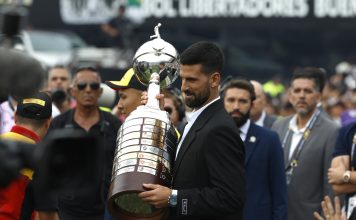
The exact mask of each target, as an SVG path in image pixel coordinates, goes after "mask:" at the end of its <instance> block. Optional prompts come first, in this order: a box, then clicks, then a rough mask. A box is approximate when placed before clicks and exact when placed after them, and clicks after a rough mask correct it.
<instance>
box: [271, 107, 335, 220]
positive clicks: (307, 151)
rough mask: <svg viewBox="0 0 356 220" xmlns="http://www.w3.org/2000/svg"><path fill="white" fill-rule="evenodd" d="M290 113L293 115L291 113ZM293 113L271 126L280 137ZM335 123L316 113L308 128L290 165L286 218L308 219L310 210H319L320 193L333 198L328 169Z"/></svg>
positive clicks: (286, 129)
mask: <svg viewBox="0 0 356 220" xmlns="http://www.w3.org/2000/svg"><path fill="white" fill-rule="evenodd" d="M293 116H294V115H293ZM293 116H289V117H286V118H283V119H279V120H278V121H276V122H275V123H274V124H273V126H272V129H273V130H275V131H276V132H277V133H278V135H279V138H280V140H283V139H284V136H285V135H286V133H287V131H288V129H289V122H290V120H291V119H292V117H293ZM337 134H338V126H337V125H336V124H335V123H334V122H332V121H331V120H329V119H328V118H326V117H324V116H323V115H322V114H320V116H319V118H318V119H317V120H316V122H315V125H314V127H313V128H312V130H311V132H310V135H309V137H308V139H307V140H306V141H305V144H304V147H303V149H302V151H301V153H300V156H299V162H298V166H297V167H296V168H294V169H295V170H294V172H293V175H292V177H291V182H290V184H289V185H288V187H287V191H288V220H300V219H312V218H313V212H314V211H318V212H320V211H321V207H320V201H322V200H323V199H324V196H326V195H329V196H332V197H333V193H332V189H331V185H330V184H329V183H328V169H329V168H330V165H331V159H332V152H333V150H334V146H335V141H336V136H337ZM291 139H292V138H291V137H289V138H287V141H286V146H284V163H285V166H284V167H285V168H287V167H288V163H289V152H290V144H291Z"/></svg>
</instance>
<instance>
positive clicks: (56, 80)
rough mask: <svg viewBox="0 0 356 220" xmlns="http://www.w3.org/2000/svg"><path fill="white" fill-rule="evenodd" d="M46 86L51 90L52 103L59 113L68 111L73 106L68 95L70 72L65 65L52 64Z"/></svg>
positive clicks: (73, 103)
mask: <svg viewBox="0 0 356 220" xmlns="http://www.w3.org/2000/svg"><path fill="white" fill-rule="evenodd" d="M47 83H48V85H47V88H48V90H49V91H50V92H51V95H52V100H53V104H54V105H55V106H56V107H57V108H58V110H59V111H60V113H63V112H65V111H68V110H69V109H70V108H72V107H74V106H75V102H74V101H73V100H72V98H71V97H70V95H69V89H70V83H71V74H70V71H69V70H68V69H67V68H66V67H65V66H54V67H52V68H50V69H49V71H48V82H47Z"/></svg>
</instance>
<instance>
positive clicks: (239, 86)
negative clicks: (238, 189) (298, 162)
mask: <svg viewBox="0 0 356 220" xmlns="http://www.w3.org/2000/svg"><path fill="white" fill-rule="evenodd" d="M223 94H224V95H223V96H224V105H225V109H226V111H227V112H228V113H229V114H230V115H231V117H232V118H233V119H234V121H235V123H236V125H237V127H238V128H239V129H240V137H241V139H242V140H243V141H244V143H245V150H246V154H245V167H246V189H247V190H246V202H245V207H244V220H258V219H263V220H286V219H287V184H286V176H285V173H284V159H283V149H282V146H281V142H280V141H279V137H278V134H277V133H276V132H274V131H272V130H270V129H267V128H263V127H260V126H258V125H256V124H255V123H253V122H252V121H251V120H250V119H249V116H250V112H251V109H252V106H253V105H254V102H253V101H254V100H255V97H256V96H255V91H254V87H253V85H252V84H251V83H250V82H249V81H247V80H237V79H234V80H231V81H230V82H229V83H228V84H227V85H226V86H225V89H224V91H223Z"/></svg>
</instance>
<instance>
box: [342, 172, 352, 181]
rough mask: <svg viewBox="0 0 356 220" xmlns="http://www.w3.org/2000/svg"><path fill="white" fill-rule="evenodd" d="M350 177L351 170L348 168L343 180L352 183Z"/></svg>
mask: <svg viewBox="0 0 356 220" xmlns="http://www.w3.org/2000/svg"><path fill="white" fill-rule="evenodd" d="M350 179H351V172H350V171H349V170H348V171H346V172H345V173H344V175H343V176H342V180H343V181H344V183H350Z"/></svg>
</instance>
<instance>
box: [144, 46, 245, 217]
mask: <svg viewBox="0 0 356 220" xmlns="http://www.w3.org/2000/svg"><path fill="white" fill-rule="evenodd" d="M223 60H224V58H223V53H222V51H221V49H220V48H219V47H217V46H216V45H215V44H213V43H209V42H198V43H195V44H193V45H191V46H190V47H189V48H187V49H186V50H185V51H184V52H183V53H182V54H181V70H180V76H181V78H182V86H181V90H182V93H183V98H184V100H185V103H186V105H187V106H188V107H190V108H193V109H194V111H193V112H192V114H191V115H190V116H189V118H188V124H187V125H186V127H185V129H184V132H183V135H182V139H181V141H180V143H179V145H178V149H177V155H176V160H175V164H174V168H173V186H172V189H170V188H167V187H164V186H161V185H156V184H144V187H145V188H146V189H147V190H148V191H146V192H143V193H141V194H140V195H139V196H140V197H141V198H142V199H143V200H144V201H146V202H148V203H150V204H152V205H154V206H155V207H156V208H162V207H167V206H170V207H171V208H172V209H171V216H170V219H237V220H238V219H241V220H242V212H243V205H244V200H245V174H244V146H243V143H242V141H241V138H240V137H239V134H238V130H237V127H236V125H235V124H234V121H233V120H232V118H231V117H230V116H229V115H228V114H227V112H226V111H225V109H224V105H223V102H222V100H221V99H220V97H219V84H220V77H221V75H220V73H221V71H222V66H223Z"/></svg>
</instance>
